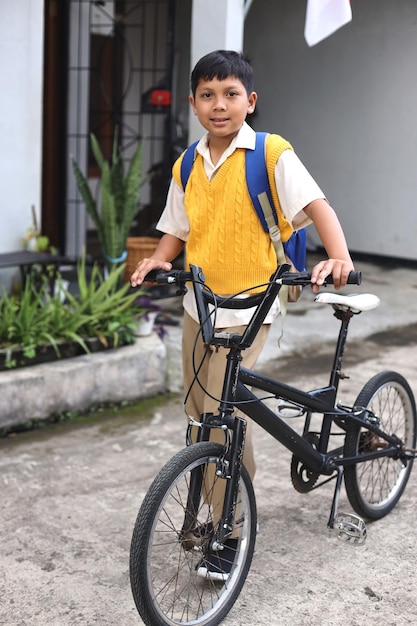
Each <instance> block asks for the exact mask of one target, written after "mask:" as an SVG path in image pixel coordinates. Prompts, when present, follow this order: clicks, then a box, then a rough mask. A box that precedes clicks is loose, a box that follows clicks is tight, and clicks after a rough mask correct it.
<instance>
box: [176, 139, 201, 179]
mask: <svg viewBox="0 0 417 626" xmlns="http://www.w3.org/2000/svg"><path fill="white" fill-rule="evenodd" d="M197 144H198V141H195V142H194V143H192V144H191V146H188V148H187V149H186V151H185V152H184V156H183V158H182V161H181V169H180V177H181V184H182V188H183V190H184V191H185V188H186V186H187V183H188V179H189V178H190V174H191V170H192V167H193V165H194V160H195V149H196V147H197Z"/></svg>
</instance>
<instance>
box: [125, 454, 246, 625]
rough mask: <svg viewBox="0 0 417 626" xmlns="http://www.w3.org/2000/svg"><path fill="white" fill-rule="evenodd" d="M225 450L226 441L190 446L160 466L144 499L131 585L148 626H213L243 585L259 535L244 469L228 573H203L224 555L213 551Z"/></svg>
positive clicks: (133, 546) (134, 546)
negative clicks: (218, 472)
mask: <svg viewBox="0 0 417 626" xmlns="http://www.w3.org/2000/svg"><path fill="white" fill-rule="evenodd" d="M222 452H223V446H221V445H219V444H215V443H211V442H201V443H197V444H194V445H192V446H189V447H188V448H185V449H184V450H182V451H181V452H179V453H178V454H177V455H175V456H174V457H173V458H172V459H171V460H170V461H169V462H168V463H167V464H166V465H165V467H163V468H162V470H161V471H160V472H159V474H158V475H157V476H156V478H155V480H154V482H153V483H152V485H151V487H150V489H149V491H148V493H147V495H146V496H145V499H144V501H143V503H142V506H141V508H140V511H139V514H138V517H137V519H136V523H135V527H134V531H133V537H132V543H131V550H130V582H131V588H132V593H133V597H134V600H135V604H136V607H137V609H138V612H139V614H140V615H141V617H142V619H143V621H144V623H145V624H146V625H147V626H157V625H158V626H162V625H166V626H179V625H182V626H186V625H189V626H191V625H193V626H194V625H195V626H215V625H217V624H220V623H221V622H222V620H223V619H224V618H225V616H226V615H227V613H228V612H229V611H230V609H231V608H232V606H233V604H234V603H235V601H236V599H237V597H238V595H239V593H240V591H241V589H242V586H243V584H244V582H245V579H246V576H247V573H248V571H249V567H250V564H251V561H252V556H253V551H254V548H255V538H256V503H255V495H254V491H253V486H252V482H251V479H250V477H249V474H248V472H247V471H246V469H245V467H242V471H241V477H240V482H239V497H238V502H237V506H236V519H235V527H234V531H233V533H232V537H233V539H231V540H229V541H230V543H231V545H232V546H233V551H232V552H231V551H230V549H228V554H229V556H228V558H229V564H228V569H229V572H228V574H227V576H223V577H221V576H217V579H215V580H214V579H212V578H211V576H210V575H208V574H207V575H206V576H205V575H202V574H201V572H202V571H203V572H204V571H206V570H207V569H208V565H207V564H208V563H209V562H210V561H213V560H214V561H215V557H216V554H219V555H220V556H222V555H223V553H224V554H226V550H224V551H221V550H218V551H217V552H215V551H214V550H213V549H212V541H211V540H212V538H213V534H214V531H215V528H216V523H218V520H216V512H217V514H218V511H219V503H218V502H217V503H216V502H215V501H214V499H215V498H218V494H219V492H220V493H222V494H223V493H224V484H225V483H226V480H225V479H223V478H219V477H218V476H216V467H217V463H218V461H219V457H220V455H221V454H222ZM208 476H209V478H208ZM222 483H223V485H222ZM196 485H197V486H196ZM190 486H191V489H190ZM215 493H217V496H214V494H215ZM220 508H221V506H220ZM230 555H231V556H230ZM205 568H206V569H205Z"/></svg>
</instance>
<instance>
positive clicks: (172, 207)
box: [156, 179, 190, 241]
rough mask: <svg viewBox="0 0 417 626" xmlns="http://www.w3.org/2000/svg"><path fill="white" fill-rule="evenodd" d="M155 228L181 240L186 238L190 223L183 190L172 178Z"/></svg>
mask: <svg viewBox="0 0 417 626" xmlns="http://www.w3.org/2000/svg"><path fill="white" fill-rule="evenodd" d="M156 228H157V229H158V230H160V231H161V232H162V233H166V234H168V235H173V236H174V237H178V239H181V240H182V241H187V239H188V233H189V232H190V223H189V221H188V217H187V214H186V213H185V209H184V192H183V190H182V189H181V188H180V187H179V186H178V185H177V183H176V182H175V180H174V179H172V180H171V183H170V185H169V189H168V195H167V201H166V205H165V208H164V210H163V213H162V215H161V217H160V218H159V221H158V223H157V225H156Z"/></svg>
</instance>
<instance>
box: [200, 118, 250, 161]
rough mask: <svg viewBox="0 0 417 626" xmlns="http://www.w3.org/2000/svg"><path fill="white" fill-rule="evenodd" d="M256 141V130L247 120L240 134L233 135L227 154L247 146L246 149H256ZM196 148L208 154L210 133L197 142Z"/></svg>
mask: <svg viewBox="0 0 417 626" xmlns="http://www.w3.org/2000/svg"><path fill="white" fill-rule="evenodd" d="M255 142H256V133H255V131H254V130H253V128H251V127H250V126H249V124H248V123H247V122H243V124H242V126H241V128H240V130H239V132H238V134H237V135H236V137H233V139H232V141H231V142H230V144H229V146H228V147H227V148H226V150H225V154H227V156H230V155H231V154H232V152H233V151H234V150H235V149H236V148H245V149H246V150H254V149H255ZM196 150H197V152H199V153H200V154H201V155H202V156H204V155H205V154H207V152H208V150H209V147H208V133H206V134H205V135H203V137H202V138H201V139H200V141H199V142H198V144H197V147H196Z"/></svg>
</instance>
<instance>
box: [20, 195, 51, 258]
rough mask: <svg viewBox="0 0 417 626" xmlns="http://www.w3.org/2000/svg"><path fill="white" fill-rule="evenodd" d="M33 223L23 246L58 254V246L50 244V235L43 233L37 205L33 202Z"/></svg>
mask: <svg viewBox="0 0 417 626" xmlns="http://www.w3.org/2000/svg"><path fill="white" fill-rule="evenodd" d="M31 211H32V225H31V226H29V228H28V229H27V231H26V235H25V236H24V238H23V242H22V243H23V247H24V248H25V249H26V250H28V249H31V250H33V251H34V252H50V253H51V254H56V248H54V247H53V246H51V245H50V242H49V237H47V236H46V235H42V234H41V232H40V230H39V227H38V221H37V219H36V212H35V207H34V206H33V204H32V207H31Z"/></svg>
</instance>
